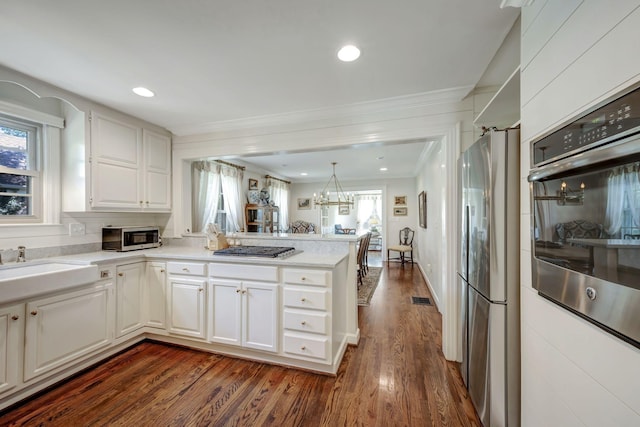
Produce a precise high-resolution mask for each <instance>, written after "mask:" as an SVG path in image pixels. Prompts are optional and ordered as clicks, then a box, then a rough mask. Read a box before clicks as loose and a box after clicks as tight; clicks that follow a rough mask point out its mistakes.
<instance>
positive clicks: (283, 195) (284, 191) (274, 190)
mask: <svg viewBox="0 0 640 427" xmlns="http://www.w3.org/2000/svg"><path fill="white" fill-rule="evenodd" d="M267 188H268V189H269V196H270V197H271V200H273V203H274V204H275V205H276V206H278V207H279V208H280V215H279V216H278V224H279V225H280V227H279V229H280V231H286V230H287V228H289V184H288V183H286V182H283V181H280V180H277V179H273V178H267Z"/></svg>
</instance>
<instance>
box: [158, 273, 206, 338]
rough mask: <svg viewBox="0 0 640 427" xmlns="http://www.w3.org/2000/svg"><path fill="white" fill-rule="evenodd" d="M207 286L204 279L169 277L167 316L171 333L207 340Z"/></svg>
mask: <svg viewBox="0 0 640 427" xmlns="http://www.w3.org/2000/svg"><path fill="white" fill-rule="evenodd" d="M206 286H207V281H206V279H204V278H187V277H174V276H169V290H168V294H167V314H168V321H169V322H168V325H167V329H168V330H169V332H171V333H173V334H178V335H184V336H187V337H192V338H205V337H206V335H205V332H206V330H205V319H206V311H205V309H206V306H205V302H206V291H205V289H206Z"/></svg>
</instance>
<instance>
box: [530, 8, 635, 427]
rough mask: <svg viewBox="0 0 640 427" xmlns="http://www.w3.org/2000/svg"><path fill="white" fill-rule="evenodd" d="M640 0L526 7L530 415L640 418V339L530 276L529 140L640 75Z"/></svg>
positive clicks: (610, 422)
mask: <svg viewBox="0 0 640 427" xmlns="http://www.w3.org/2000/svg"><path fill="white" fill-rule="evenodd" d="M639 7H640V2H638V1H637V0H633V1H616V2H604V1H599V0H582V1H581V0H548V1H546V2H545V1H536V2H534V3H533V4H532V5H531V6H528V7H524V8H523V9H522V58H521V61H522V64H521V65H522V75H521V85H522V86H521V104H522V109H521V112H522V133H521V137H522V150H521V153H522V155H521V169H522V176H521V182H522V191H521V194H522V196H521V213H522V221H521V224H522V230H521V285H522V287H521V307H522V319H521V327H522V425H523V426H525V427H527V426H536V427H537V426H594V427H595V426H632V425H634V426H637V425H640V393H638V379H639V378H640V349H638V348H635V347H633V346H631V345H629V344H626V343H625V342H623V341H621V340H618V339H616V338H615V337H613V336H612V335H610V334H607V333H606V332H604V331H602V330H601V329H599V328H597V327H595V326H594V325H592V324H591V323H589V322H586V321H585V320H583V319H581V318H579V317H577V316H575V315H573V314H571V313H570V312H568V311H566V310H563V309H562V308H560V307H558V306H557V305H555V304H553V303H551V302H549V301H547V300H545V299H543V298H541V297H540V296H538V295H537V293H536V292H535V290H534V289H533V288H532V285H531V252H530V228H531V225H530V224H531V214H530V207H529V185H528V183H527V181H526V176H527V174H528V171H529V168H530V159H529V146H530V143H531V142H532V140H534V139H535V138H536V137H537V136H539V135H541V134H543V133H545V132H547V131H549V130H552V129H553V128H555V127H556V126H557V125H559V124H561V123H562V122H564V121H566V120H568V119H570V118H572V117H573V116H574V115H575V114H577V113H578V112H580V111H582V110H584V109H586V108H588V107H590V106H593V105H595V104H597V103H598V102H599V101H601V100H603V99H605V98H607V97H609V96H611V95H612V94H614V93H615V92H617V91H618V90H619V89H621V88H623V87H626V86H628V85H630V84H632V83H635V82H637V81H638V80H640V74H639V71H640V56H638V55H637V54H635V52H636V50H637V46H638V42H640V30H638V29H639V28H640V8H639Z"/></svg>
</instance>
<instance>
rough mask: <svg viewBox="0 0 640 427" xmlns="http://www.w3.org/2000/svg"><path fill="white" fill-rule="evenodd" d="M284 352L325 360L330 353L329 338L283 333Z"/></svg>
mask: <svg viewBox="0 0 640 427" xmlns="http://www.w3.org/2000/svg"><path fill="white" fill-rule="evenodd" d="M283 347H284V352H285V353H289V354H295V355H298V356H305V357H312V358H314V359H322V360H327V357H328V356H329V354H330V351H329V338H326V337H317V338H316V337H306V336H301V335H294V334H290V333H285V334H284V344H283Z"/></svg>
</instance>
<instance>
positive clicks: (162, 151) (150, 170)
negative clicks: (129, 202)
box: [142, 129, 171, 211]
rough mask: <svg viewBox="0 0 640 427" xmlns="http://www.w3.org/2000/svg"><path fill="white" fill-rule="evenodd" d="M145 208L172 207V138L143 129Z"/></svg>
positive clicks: (161, 208)
mask: <svg viewBox="0 0 640 427" xmlns="http://www.w3.org/2000/svg"><path fill="white" fill-rule="evenodd" d="M142 147H143V155H144V157H143V159H144V162H143V168H142V170H143V178H144V179H143V184H144V186H143V190H144V193H143V196H144V197H143V199H144V205H143V208H144V209H151V210H156V211H159V210H169V209H171V191H170V189H171V138H170V137H169V136H167V135H162V134H159V133H156V132H153V131H150V130H147V129H143V130H142Z"/></svg>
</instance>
